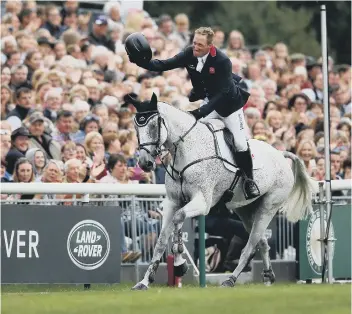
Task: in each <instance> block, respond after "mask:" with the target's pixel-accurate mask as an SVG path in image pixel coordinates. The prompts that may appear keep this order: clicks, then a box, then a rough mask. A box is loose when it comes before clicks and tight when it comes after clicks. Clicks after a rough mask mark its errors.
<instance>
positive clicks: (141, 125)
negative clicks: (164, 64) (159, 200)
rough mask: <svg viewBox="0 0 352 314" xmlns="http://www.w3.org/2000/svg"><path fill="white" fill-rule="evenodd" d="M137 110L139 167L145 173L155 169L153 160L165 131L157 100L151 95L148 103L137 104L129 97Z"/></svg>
mask: <svg viewBox="0 0 352 314" xmlns="http://www.w3.org/2000/svg"><path fill="white" fill-rule="evenodd" d="M129 100H130V102H131V103H132V104H133V105H134V107H135V108H136V109H137V114H136V116H135V118H134V124H135V128H136V130H137V136H138V144H139V150H140V156H139V166H140V167H141V168H142V169H143V170H144V171H146V172H149V171H151V170H154V169H155V158H156V157H157V156H158V155H159V154H160V152H161V146H162V145H163V144H164V143H165V141H166V139H167V129H166V126H165V122H164V120H163V118H162V117H161V116H160V113H159V111H158V106H157V105H158V99H157V97H156V95H155V94H154V93H153V96H152V98H151V100H150V101H144V102H139V101H137V100H136V99H133V98H132V97H129Z"/></svg>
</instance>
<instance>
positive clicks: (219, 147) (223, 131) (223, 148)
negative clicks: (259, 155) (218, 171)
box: [202, 119, 260, 204]
mask: <svg viewBox="0 0 352 314" xmlns="http://www.w3.org/2000/svg"><path fill="white" fill-rule="evenodd" d="M202 123H204V124H205V125H206V126H207V127H208V129H209V130H210V131H211V132H212V134H213V137H214V144H215V151H216V155H217V156H218V157H219V159H220V160H222V161H223V164H224V166H225V168H227V169H228V170H230V171H231V172H234V173H235V174H236V175H235V177H234V179H233V181H232V183H231V186H230V187H229V189H228V190H226V191H225V192H224V194H223V195H222V197H221V199H220V201H219V203H223V204H224V203H227V202H230V201H231V200H232V198H233V195H234V192H233V190H234V189H235V187H236V185H237V183H238V180H239V179H240V177H241V176H242V175H243V172H242V171H241V170H240V169H239V167H238V166H237V165H236V161H235V159H234V155H235V153H236V148H235V146H234V137H233V134H232V132H231V131H230V130H229V129H227V128H226V127H225V124H224V123H223V122H222V121H221V120H218V119H211V120H208V121H207V122H202ZM249 145H250V144H249ZM255 160H256V159H255V154H253V152H252V162H253V170H254V169H258V168H260V166H259V164H258V162H256V163H255V162H254V161H255ZM242 189H243V193H244V194H245V195H246V192H245V189H244V186H243V185H242Z"/></svg>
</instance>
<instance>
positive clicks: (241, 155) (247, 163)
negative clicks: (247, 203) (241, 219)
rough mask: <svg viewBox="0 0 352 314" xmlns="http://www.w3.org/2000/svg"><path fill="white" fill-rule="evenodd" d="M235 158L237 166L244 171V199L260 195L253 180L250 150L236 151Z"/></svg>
mask: <svg viewBox="0 0 352 314" xmlns="http://www.w3.org/2000/svg"><path fill="white" fill-rule="evenodd" d="M235 160H236V163H237V166H238V167H239V168H240V169H241V170H242V171H243V172H244V174H245V177H244V182H243V190H244V193H245V197H246V199H252V198H255V197H258V196H260V192H259V189H258V186H257V184H256V183H255V182H254V180H253V162H252V155H251V150H250V149H249V148H248V149H247V150H246V151H244V152H236V153H235Z"/></svg>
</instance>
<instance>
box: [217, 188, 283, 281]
mask: <svg viewBox="0 0 352 314" xmlns="http://www.w3.org/2000/svg"><path fill="white" fill-rule="evenodd" d="M272 197H273V196H268V195H267V196H265V197H264V199H262V200H260V203H259V204H258V205H259V206H258V207H254V209H255V212H254V214H253V215H254V216H253V217H254V221H253V226H252V230H251V232H250V235H249V239H248V242H247V244H246V246H245V248H244V249H243V252H242V254H241V257H240V260H239V263H238V265H237V267H236V269H235V270H234V271H233V274H232V275H231V276H230V277H229V279H227V280H225V281H224V282H223V283H222V286H223V287H233V286H234V285H235V282H236V280H237V278H238V276H239V275H240V274H241V272H242V270H243V268H244V267H245V266H246V265H247V263H248V262H249V260H250V258H251V257H252V255H253V254H254V252H255V248H256V246H257V245H258V243H259V241H260V240H261V239H262V238H263V237H264V233H265V230H266V228H267V227H268V225H269V223H270V221H271V220H272V219H273V217H274V215H275V213H276V212H277V210H278V205H276V204H273V202H272V201H271V199H272ZM275 205H276V206H275Z"/></svg>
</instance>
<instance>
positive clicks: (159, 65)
mask: <svg viewBox="0 0 352 314" xmlns="http://www.w3.org/2000/svg"><path fill="white" fill-rule="evenodd" d="M190 49H192V48H190ZM188 55H189V48H186V49H185V50H183V51H181V52H180V53H178V54H177V55H175V56H173V57H172V58H169V59H166V60H159V59H154V60H150V61H149V62H148V63H137V65H139V66H140V67H142V68H144V69H146V70H149V71H155V72H163V71H168V70H172V69H177V68H182V67H185V66H186V63H187V58H188Z"/></svg>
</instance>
